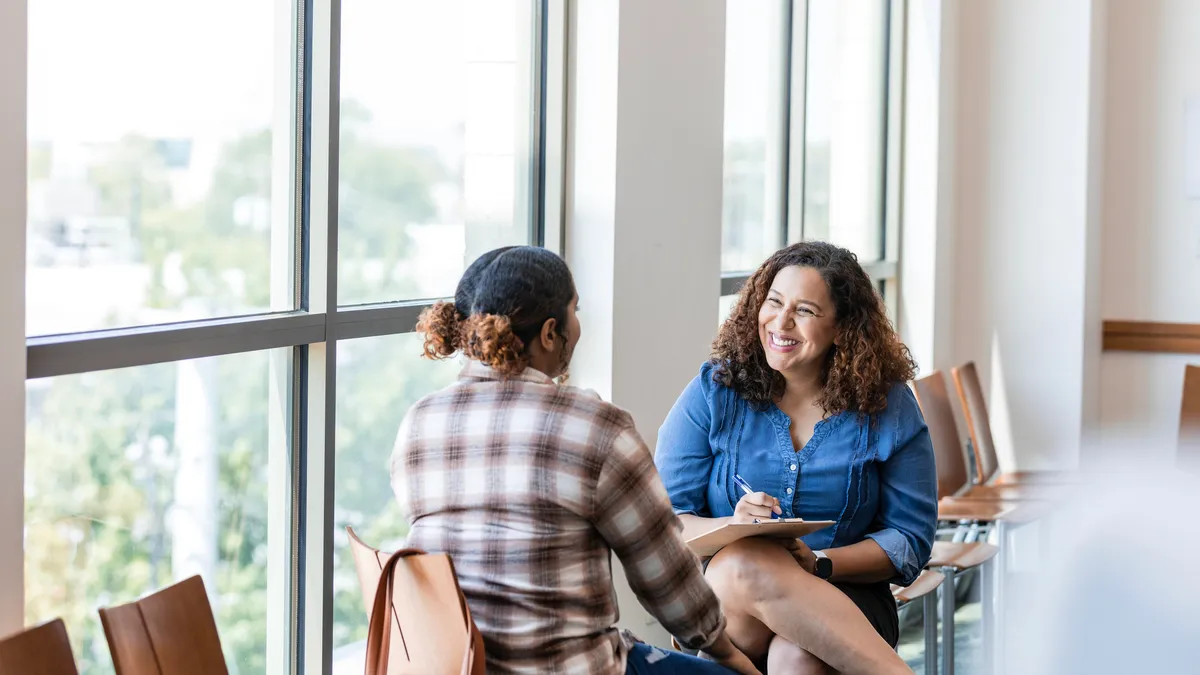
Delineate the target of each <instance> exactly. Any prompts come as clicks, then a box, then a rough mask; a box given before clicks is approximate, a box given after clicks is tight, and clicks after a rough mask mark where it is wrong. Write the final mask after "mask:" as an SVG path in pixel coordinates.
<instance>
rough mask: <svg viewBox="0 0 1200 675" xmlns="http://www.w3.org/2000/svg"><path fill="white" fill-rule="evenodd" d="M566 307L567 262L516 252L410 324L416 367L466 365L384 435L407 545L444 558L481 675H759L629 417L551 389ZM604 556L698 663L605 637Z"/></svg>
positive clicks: (621, 637) (560, 360) (474, 274)
mask: <svg viewBox="0 0 1200 675" xmlns="http://www.w3.org/2000/svg"><path fill="white" fill-rule="evenodd" d="M577 305H578V296H577V295H576V292H575V283H574V281H573V279H572V277H571V273H570V270H569V269H568V268H567V265H566V263H565V262H564V261H563V260H562V259H561V258H559V257H558V256H557V255H555V254H554V253H552V252H550V251H547V250H545V249H541V248H535V247H529V246H519V247H510V248H502V249H497V250H495V251H491V252H489V253H485V254H484V255H483V256H481V257H480V258H479V259H478V260H476V261H475V262H474V263H472V264H471V266H470V267H468V268H467V271H466V272H465V273H464V274H463V277H462V280H461V281H460V282H459V284H458V288H457V289H456V291H455V294H454V301H453V302H444V303H438V304H437V305H434V306H433V307H431V308H430V309H428V310H426V312H425V313H424V314H423V315H422V316H421V319H420V322H419V324H418V326H417V329H418V331H420V332H421V333H423V334H424V337H425V346H424V349H425V356H426V357H428V358H431V359H445V358H450V357H453V356H456V355H459V354H461V355H462V356H463V357H465V367H464V368H463V371H462V374H461V375H460V377H459V379H458V380H457V381H456V382H455V383H453V384H451V385H450V386H449V387H448V388H446V389H444V390H442V391H439V392H436V393H434V394H432V395H430V396H427V397H425V398H424V399H422V400H421V401H419V402H417V403H416V404H415V405H414V406H413V407H412V409H411V410H410V411H409V412H408V414H407V415H406V416H405V418H404V421H403V422H402V423H401V426H400V430H399V433H398V434H397V438H396V446H395V449H394V451H393V454H392V464H391V474H392V486H393V489H394V490H395V492H396V495H397V498H398V499H399V501H400V503H401V505H402V506H403V508H404V512H405V513H407V514H409V516H408V517H409V521H410V530H409V535H408V541H407V546H409V547H414V548H419V549H423V550H426V551H431V552H445V553H449V554H450V555H451V557H452V558H453V560H454V566H455V569H456V571H457V573H458V578H459V584H460V586H461V588H462V590H463V593H464V595H465V596H466V598H467V603H468V604H469V605H470V608H471V613H472V615H473V616H474V618H475V621H476V624H477V625H478V626H479V629H480V632H481V633H482V634H483V637H484V649H485V651H486V654H487V665H488V672H489V673H498V674H503V673H588V674H592V673H594V674H598V675H621V674H622V673H638V674H641V675H653V674H660V675H669V674H672V673H688V672H694V673H713V674H716V673H722V674H728V673H729V672H730V670H729V669H732V671H734V672H736V673H741V674H743V675H756V674H757V673H758V670H756V669H755V667H754V666H753V665H752V664H751V663H750V661H749V660H748V659H747V658H746V657H745V656H744V655H743V654H742V653H741V652H740V651H739V650H738V649H737V648H736V647H734V646H733V644H732V642H731V641H730V639H729V637H728V636H727V635H726V633H725V619H724V617H723V615H722V613H721V608H720V605H719V604H718V602H717V598H716V595H715V594H714V593H713V591H712V589H711V588H710V587H709V586H708V584H707V583H706V582H705V580H704V577H703V574H702V573H701V570H700V568H699V566H698V564H697V560H696V559H695V557H694V556H693V555H692V553H691V552H690V551H689V550H688V548H687V545H686V544H685V543H684V541H683V539H682V537H681V530H682V526H681V524H680V522H679V519H678V518H677V517H676V516H675V513H674V512H673V511H672V510H671V504H670V501H669V500H668V498H667V493H666V490H665V489H664V488H663V484H662V481H661V480H660V479H659V477H658V473H657V471H656V470H655V468H654V461H653V459H652V458H651V456H650V452H649V450H648V449H647V447H646V444H645V442H643V440H642V438H641V436H639V435H638V433H637V430H636V429H635V428H634V425H633V420H632V418H631V417H630V416H629V414H628V413H626V412H625V411H623V410H620V409H619V408H617V407H616V406H613V405H611V404H609V403H605V402H604V401H602V400H600V398H599V397H598V396H596V395H595V394H593V393H590V392H586V391H583V390H580V389H576V388H573V387H568V386H565V385H563V384H561V383H560V382H556V380H560V381H561V380H562V379H563V378H564V377H565V375H566V372H567V369H568V367H569V365H570V362H571V355H572V353H573V352H574V349H575V345H576V344H577V343H578V341H579V336H580V331H581V329H580V324H579V319H578V317H577V316H576V311H577V309H578V306H577ZM612 553H615V554H616V555H617V558H618V559H619V560H620V561H621V564H622V565H623V566H624V568H625V572H626V576H627V578H628V580H629V585H630V587H631V588H632V589H633V591H634V593H635V594H636V595H637V597H638V599H639V600H640V602H641V603H642V605H643V606H644V607H645V608H646V609H647V610H648V611H649V612H650V613H651V614H652V615H654V617H655V618H657V619H658V620H659V622H661V624H662V625H663V627H664V628H666V629H667V630H668V631H670V632H671V634H673V635H674V636H675V637H676V639H677V640H678V641H679V642H680V643H681V644H683V645H685V646H687V647H690V648H692V649H697V650H701V651H702V652H703V654H704V656H705V657H706V659H707V660H706V659H702V658H697V657H694V656H689V655H687V654H682V653H679V652H665V651H661V650H658V649H655V648H653V647H650V646H649V645H646V644H642V643H640V642H637V641H636V640H635V639H631V638H630V637H629V636H628V635H627V634H622V633H621V632H619V631H618V630H617V628H616V622H617V598H616V594H615V591H614V587H613V578H612V568H611V562H610V559H611V554H612ZM722 664H723V665H722ZM726 666H727V667H728V669H727V668H726Z"/></svg>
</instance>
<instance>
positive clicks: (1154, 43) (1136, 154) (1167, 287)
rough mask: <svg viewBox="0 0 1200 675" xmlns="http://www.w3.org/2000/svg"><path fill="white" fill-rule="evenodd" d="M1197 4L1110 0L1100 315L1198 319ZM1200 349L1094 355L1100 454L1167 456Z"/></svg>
mask: <svg viewBox="0 0 1200 675" xmlns="http://www.w3.org/2000/svg"><path fill="white" fill-rule="evenodd" d="M1198 64H1200V3H1196V2H1194V1H1193V0H1137V1H1134V0H1110V3H1109V33H1108V69H1107V84H1106V87H1107V94H1106V107H1107V123H1106V126H1105V163H1106V172H1105V180H1104V191H1103V192H1104V201H1103V205H1104V240H1103V282H1102V301H1101V306H1102V312H1103V315H1104V318H1106V319H1115V320H1136V321H1165V322H1182V323H1200V199H1189V198H1188V197H1187V195H1186V193H1185V191H1184V179H1183V170H1184V169H1183V161H1184V156H1183V152H1182V151H1181V148H1182V145H1183V137H1184V126H1183V111H1184V101H1185V100H1187V99H1192V100H1194V101H1196V103H1197V105H1200V65H1198ZM1189 362H1190V363H1200V355H1171V354H1138V353H1122V352H1109V353H1105V354H1104V356H1103V359H1102V370H1101V373H1102V376H1101V378H1102V379H1101V382H1102V386H1101V390H1100V391H1101V430H1102V434H1103V448H1104V454H1105V455H1121V454H1125V455H1128V454H1129V453H1131V452H1136V453H1138V455H1140V456H1142V457H1144V458H1146V459H1163V460H1167V459H1172V458H1173V456H1174V450H1175V445H1176V440H1177V438H1178V433H1179V399H1180V393H1181V390H1182V382H1183V367H1184V365H1185V364H1186V363H1189Z"/></svg>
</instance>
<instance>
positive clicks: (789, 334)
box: [655, 242, 937, 673]
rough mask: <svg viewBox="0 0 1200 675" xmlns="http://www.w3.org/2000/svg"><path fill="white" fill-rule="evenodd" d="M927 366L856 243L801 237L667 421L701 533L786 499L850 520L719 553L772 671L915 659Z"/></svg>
mask: <svg viewBox="0 0 1200 675" xmlns="http://www.w3.org/2000/svg"><path fill="white" fill-rule="evenodd" d="M914 370H915V365H914V364H913V362H912V358H911V357H910V356H909V353H908V349H907V348H906V347H905V346H904V345H903V344H902V343H901V342H900V339H899V338H898V337H897V335H896V333H895V331H894V330H893V328H892V326H891V323H890V322H889V321H888V319H887V315H886V312H885V310H884V306H883V301H882V299H881V298H880V297H879V295H878V294H877V293H876V291H875V287H874V285H873V284H872V282H871V280H870V278H869V277H868V276H867V274H866V272H864V271H863V269H862V267H861V266H860V265H859V264H858V261H857V259H856V257H855V255H854V254H853V253H851V252H850V251H847V250H846V249H843V248H839V247H837V246H834V245H832V244H827V243H821V242H805V243H801V244H796V245H793V246H789V247H788V248H785V249H783V250H781V251H779V252H777V253H775V254H774V255H772V256H771V257H770V258H769V259H768V260H767V261H766V262H765V263H763V265H762V266H761V267H759V269H758V271H756V272H755V273H754V274H753V275H751V276H750V278H749V279H748V280H747V281H746V284H745V286H744V287H743V289H742V293H741V295H740V296H739V297H738V299H737V302H736V304H735V305H734V308H733V311H732V313H731V314H730V317H729V319H728V320H726V321H725V323H724V325H723V326H722V327H721V331H720V333H719V335H718V336H717V339H716V341H715V342H714V344H713V355H712V358H711V360H710V361H709V362H708V363H705V364H704V366H703V367H702V368H701V372H700V374H699V375H698V376H697V377H696V378H695V379H694V380H693V381H692V383H691V384H690V385H688V388H687V389H686V390H685V391H684V392H683V394H682V395H681V396H680V398H679V400H678V401H677V402H676V404H675V407H674V408H673V409H672V410H671V413H670V415H669V416H668V417H667V420H666V422H665V423H664V424H663V427H662V429H661V430H660V432H659V441H658V452H657V454H656V455H655V462H656V464H657V465H658V468H659V471H660V472H661V474H662V477H663V482H664V483H665V484H666V487H667V492H668V493H669V494H670V496H671V503H672V506H673V507H674V508H675V512H676V513H677V514H679V516H680V520H682V521H683V523H684V527H685V530H687V531H688V532H689V533H698V532H701V531H704V530H708V529H712V528H714V527H719V526H721V525H723V524H725V523H740V522H750V521H752V520H753V519H755V518H764V517H765V518H769V517H771V513H772V511H775V512H778V513H780V515H782V516H783V517H785V518H792V517H802V518H805V519H808V520H832V521H835V522H836V523H837V524H836V526H835V527H831V528H827V529H824V530H820V531H818V532H814V533H812V534H809V535H806V536H805V537H803V538H801V539H799V540H796V541H794V542H788V543H787V545H784V546H781V545H778V544H777V543H774V542H771V541H768V540H756V539H748V540H744V541H740V542H736V543H734V544H731V545H729V546H727V547H725V548H724V549H722V550H720V551H718V552H717V553H716V554H715V555H714V556H713V557H712V558H711V559H709V560H708V561H707V562H706V578H707V579H708V580H709V582H710V583H712V585H713V588H714V589H715V590H716V591H717V595H718V596H719V597H720V598H721V605H722V607H723V608H724V609H725V612H726V616H727V617H728V620H729V631H730V635H731V636H732V637H733V638H734V641H735V643H736V644H737V645H738V646H739V647H741V648H742V649H743V651H745V652H746V654H747V655H748V656H750V657H751V658H753V659H755V660H756V662H757V663H758V664H759V665H760V667H762V666H765V667H766V669H767V670H768V671H769V672H771V673H779V672H788V673H824V672H828V667H832V668H834V669H836V670H837V671H838V672H846V673H860V672H861V673H884V672H906V671H905V669H904V665H903V664H902V663H901V662H899V660H898V658H897V657H896V656H895V654H894V653H892V652H891V650H890V649H889V644H890V645H893V646H894V645H895V644H896V642H897V640H898V637H899V625H898V620H897V616H896V606H895V602H894V601H893V600H892V597H891V593H890V590H889V588H888V583H889V582H892V583H899V584H909V583H912V581H913V580H914V579H915V578H916V577H917V575H918V574H919V573H920V570H921V568H922V567H923V566H924V565H925V563H926V562H927V561H928V559H929V553H930V548H931V546H932V541H933V535H934V529H935V525H936V518H937V507H936V494H937V491H936V480H935V478H936V474H935V471H934V465H933V448H932V445H931V444H930V441H929V433H928V431H927V430H926V428H925V422H924V420H923V419H922V417H921V413H920V411H919V410H918V408H917V405H916V401H915V399H914V397H913V394H912V392H911V391H910V390H909V389H908V387H907V386H906V384H905V381H906V380H908V379H910V378H911V377H912V376H913V371H914ZM737 476H741V477H743V478H744V479H745V480H746V482H748V483H749V484H751V485H754V486H755V487H756V488H757V489H759V490H762V492H753V493H750V494H743V492H742V491H741V490H739V489H738V488H737V485H736V481H735V480H734V479H735V477H737ZM818 560H820V563H818ZM822 580H824V581H822ZM825 581H828V582H830V583H829V584H827V583H825ZM830 584H832V585H830ZM835 589H836V590H835ZM838 591H840V593H839V592H838ZM818 625H819V626H823V627H825V628H826V629H827V630H821V631H814V630H813V629H812V627H813V626H818ZM880 638H882V639H880Z"/></svg>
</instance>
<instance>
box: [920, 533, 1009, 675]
mask: <svg viewBox="0 0 1200 675" xmlns="http://www.w3.org/2000/svg"><path fill="white" fill-rule="evenodd" d="M999 552H1000V549H998V548H996V547H995V546H993V545H991V544H988V543H984V542H981V541H976V542H970V543H961V542H950V541H935V542H934V543H933V554H932V556H931V557H930V559H929V563H928V564H927V565H926V566H925V567H926V569H927V570H930V569H932V570H937V571H938V572H940V573H941V574H942V576H943V577H944V581H943V582H942V584H941V593H940V595H941V599H942V650H941V660H942V664H943V672H944V673H945V675H953V673H954V604H955V602H954V601H955V597H954V591H955V583H954V580H955V579H956V578H957V576H958V575H959V574H962V573H963V572H966V571H967V570H971V569H975V568H977V567H982V566H984V565H985V564H987V563H991V562H992V561H993V559H995V558H996V554H997V553H999ZM989 572H990V570H987V571H984V572H983V573H982V574H980V579H981V580H983V582H984V583H983V606H984V618H985V622H984V631H983V640H984V651H985V661H990V656H988V655H987V653H988V652H989V651H990V650H991V648H992V646H993V642H994V641H995V635H994V633H993V631H992V626H994V621H995V620H994V618H992V617H991V612H992V610H993V609H994V608H993V607H992V604H991V598H990V596H991V594H992V580H993V579H994V575H993V574H991V573H989ZM932 605H933V603H932V602H928V601H927V602H926V604H925V607H926V613H927V614H926V616H925V621H926V622H927V623H926V625H928V622H929V621H930V618H931V617H930V614H932V620H933V623H934V624H935V626H936V624H937V611H936V609H934V610H933V611H932V612H931V611H930V608H931V606H932ZM935 630H936V628H935ZM937 662H938V650H937V635H936V633H935V634H934V636H933V637H930V635H929V631H928V629H927V630H926V633H925V673H926V674H927V675H936V674H937V672H938V667H937ZM989 665H990V663H989Z"/></svg>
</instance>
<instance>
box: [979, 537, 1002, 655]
mask: <svg viewBox="0 0 1200 675" xmlns="http://www.w3.org/2000/svg"><path fill="white" fill-rule="evenodd" d="M997 569H998V565H997V563H996V559H995V558H992V559H991V560H989V561H987V562H986V563H984V564H983V569H981V570H980V574H979V580H980V584H981V586H980V600H979V604H980V609H981V610H982V613H983V616H982V619H981V621H980V628H981V629H982V633H983V672H984V675H990V674H991V673H994V672H995V665H996V661H995V659H996V656H995V653H996V648H997V645H996V623H997V619H998V617H997V616H996V607H997V604H996V570H997Z"/></svg>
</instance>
